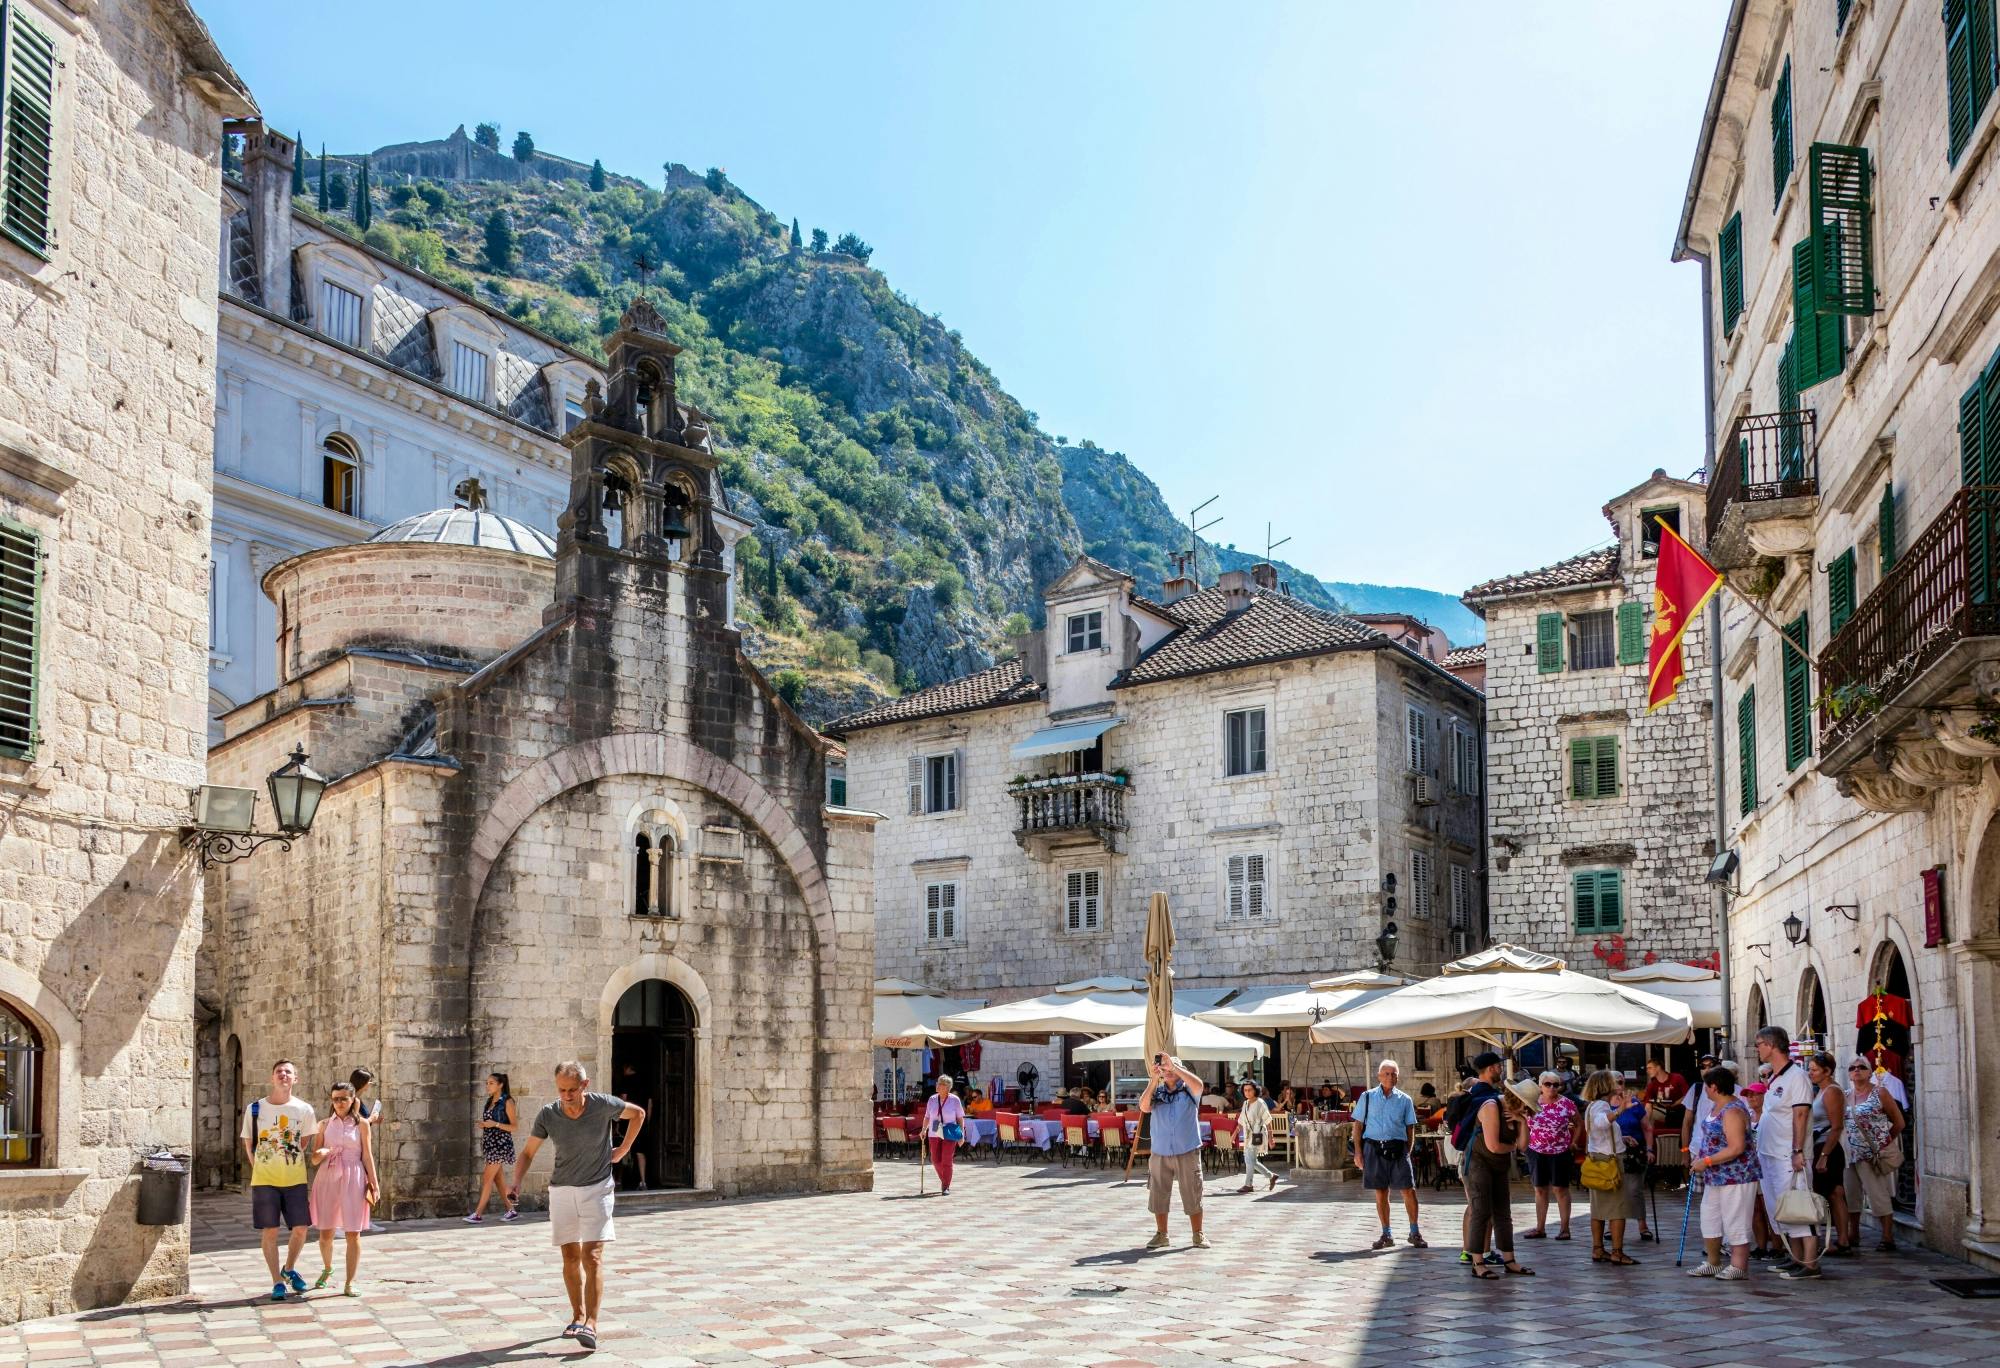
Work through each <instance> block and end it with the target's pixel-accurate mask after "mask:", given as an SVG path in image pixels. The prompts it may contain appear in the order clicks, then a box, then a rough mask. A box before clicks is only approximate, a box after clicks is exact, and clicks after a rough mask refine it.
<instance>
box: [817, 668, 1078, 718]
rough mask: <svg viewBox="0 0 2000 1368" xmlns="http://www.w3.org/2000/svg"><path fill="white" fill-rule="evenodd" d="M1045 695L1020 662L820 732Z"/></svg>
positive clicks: (870, 711) (872, 710)
mask: <svg viewBox="0 0 2000 1368" xmlns="http://www.w3.org/2000/svg"><path fill="white" fill-rule="evenodd" d="M1041 696H1042V689H1041V686H1040V685H1039V684H1037V683H1035V681H1034V680H1032V679H1029V678H1027V676H1026V674H1025V673H1024V672H1023V670H1022V668H1021V662H1020V661H1018V660H1003V661H1001V662H1000V663H999V664H998V665H994V666H991V667H990V668H988V669H984V670H981V671H979V673H977V674H969V675H963V676H961V677H959V678H957V679H947V680H945V681H944V683H942V684H933V685H931V686H930V687H929V688H927V689H918V690H917V691H916V692H915V693H906V694H904V695H903V696H902V697H901V698H893V699H890V700H889V701H888V702H887V703H882V704H878V705H877V706H875V707H873V708H869V709H866V710H865V711H862V712H858V713H850V714H849V715H847V716H846V717H840V718H835V719H834V720H833V721H831V722H829V723H827V724H826V725H825V726H824V727H821V728H820V730H821V731H823V732H825V733H826V734H827V735H828V736H846V735H847V734H848V733H850V732H857V731H861V730H863V729H864V728H867V727H885V726H888V725H890V724H891V723H895V722H915V721H918V720H920V719H922V718H926V717H943V716H944V715H946V714H947V713H962V712H973V711H975V710H976V709H979V708H998V707H1004V706H1005V705H1007V704H1009V703H1032V702H1034V701H1035V700H1036V699H1038V698H1040V697H1041Z"/></svg>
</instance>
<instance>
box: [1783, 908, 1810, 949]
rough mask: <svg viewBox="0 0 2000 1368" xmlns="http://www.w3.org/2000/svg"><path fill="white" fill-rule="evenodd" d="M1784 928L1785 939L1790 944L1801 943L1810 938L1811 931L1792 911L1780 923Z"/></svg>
mask: <svg viewBox="0 0 2000 1368" xmlns="http://www.w3.org/2000/svg"><path fill="white" fill-rule="evenodd" d="M1780 925H1781V926H1783V927H1784V930H1785V940H1786V941H1787V942H1789V943H1790V944H1792V945H1803V944H1805V943H1806V942H1808V941H1810V940H1811V939H1812V932H1811V931H1809V930H1807V929H1806V924H1805V922H1804V921H1802V920H1800V918H1799V914H1798V913H1796V912H1794V913H1792V914H1790V915H1789V916H1787V917H1786V918H1785V920H1784V921H1783V922H1781V923H1780Z"/></svg>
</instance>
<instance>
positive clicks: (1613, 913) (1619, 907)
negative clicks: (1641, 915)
mask: <svg viewBox="0 0 2000 1368" xmlns="http://www.w3.org/2000/svg"><path fill="white" fill-rule="evenodd" d="M1624 926H1625V871H1624V870H1622V869H1600V870H1598V871H1597V929H1598V930H1599V931H1620V930H1623V929H1624Z"/></svg>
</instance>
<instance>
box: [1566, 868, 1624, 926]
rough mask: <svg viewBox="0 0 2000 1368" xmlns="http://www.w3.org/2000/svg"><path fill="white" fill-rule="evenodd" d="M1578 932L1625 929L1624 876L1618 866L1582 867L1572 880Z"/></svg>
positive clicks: (1573, 904) (1573, 921)
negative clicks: (1605, 867) (1601, 867)
mask: <svg viewBox="0 0 2000 1368" xmlns="http://www.w3.org/2000/svg"><path fill="white" fill-rule="evenodd" d="M1571 893H1572V899H1571V912H1572V914H1573V920H1572V924H1573V925H1574V926H1575V928H1576V934H1578V935H1579V936H1581V935H1588V934H1590V933H1591V932H1596V931H1623V930H1624V929H1625V875H1624V871H1623V870H1618V869H1579V870H1578V871H1577V872H1576V875H1575V877H1574V878H1573V879H1572V880H1571Z"/></svg>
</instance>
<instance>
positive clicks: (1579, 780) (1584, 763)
mask: <svg viewBox="0 0 2000 1368" xmlns="http://www.w3.org/2000/svg"><path fill="white" fill-rule="evenodd" d="M1569 796H1570V797H1572V798H1594V797H1596V796H1597V762H1596V751H1595V748H1594V747H1592V745H1591V743H1590V738H1589V737H1587V736H1580V737H1578V738H1576V739H1575V740H1573V741H1571V742H1570V743H1569Z"/></svg>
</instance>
